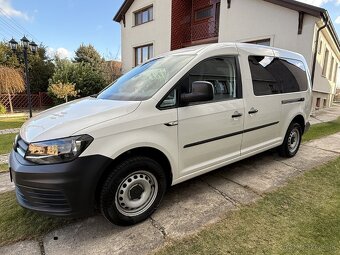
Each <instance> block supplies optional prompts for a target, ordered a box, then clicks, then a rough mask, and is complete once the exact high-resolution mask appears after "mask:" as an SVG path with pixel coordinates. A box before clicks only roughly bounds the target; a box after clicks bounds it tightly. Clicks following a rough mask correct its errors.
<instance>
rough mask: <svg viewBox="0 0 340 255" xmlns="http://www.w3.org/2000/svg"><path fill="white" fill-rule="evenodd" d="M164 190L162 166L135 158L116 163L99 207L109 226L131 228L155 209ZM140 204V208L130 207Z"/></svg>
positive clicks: (105, 185)
mask: <svg viewBox="0 0 340 255" xmlns="http://www.w3.org/2000/svg"><path fill="white" fill-rule="evenodd" d="M166 188H167V180H166V175H165V172H164V169H163V167H162V166H161V165H160V164H159V163H158V162H157V161H155V160H153V159H151V158H148V157H144V156H134V157H132V158H129V159H127V160H125V161H123V162H121V163H119V164H118V165H117V166H116V167H115V168H114V169H113V170H112V172H111V173H110V174H109V176H108V177H107V179H106V181H105V182H104V185H103V187H102V190H101V192H100V198H99V199H100V201H99V207H100V210H101V213H102V214H103V216H104V217H105V218H106V219H107V220H108V221H110V222H111V223H113V224H116V225H122V226H127V225H133V224H136V223H138V222H141V221H143V220H145V219H146V218H148V217H149V216H150V215H151V214H152V213H153V212H154V211H155V210H156V209H157V207H158V206H159V204H160V202H161V200H162V198H163V196H164V193H165V191H166ZM147 197H148V198H147ZM144 200H145V201H144ZM143 201H144V204H143V206H139V207H138V206H136V208H134V207H133V205H136V203H142V202H143ZM128 205H129V206H130V207H128Z"/></svg>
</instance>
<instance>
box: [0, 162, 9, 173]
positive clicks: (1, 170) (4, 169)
mask: <svg viewBox="0 0 340 255" xmlns="http://www.w3.org/2000/svg"><path fill="white" fill-rule="evenodd" d="M4 172H8V164H0V173H4Z"/></svg>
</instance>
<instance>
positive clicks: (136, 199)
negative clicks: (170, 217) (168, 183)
mask: <svg viewBox="0 0 340 255" xmlns="http://www.w3.org/2000/svg"><path fill="white" fill-rule="evenodd" d="M157 193H158V182H157V179H156V177H155V176H154V175H153V174H151V173H150V172H147V171H136V172H133V173H132V174H130V175H128V176H127V177H126V178H125V179H124V180H123V181H122V182H121V183H120V184H119V186H118V189H117V191H116V194H115V204H116V208H117V209H118V211H119V212H120V213H122V214H123V215H125V216H130V217H131V216H137V215H140V214H142V213H143V212H145V211H146V210H148V209H149V208H150V206H151V205H152V204H153V202H154V201H155V199H156V196H157Z"/></svg>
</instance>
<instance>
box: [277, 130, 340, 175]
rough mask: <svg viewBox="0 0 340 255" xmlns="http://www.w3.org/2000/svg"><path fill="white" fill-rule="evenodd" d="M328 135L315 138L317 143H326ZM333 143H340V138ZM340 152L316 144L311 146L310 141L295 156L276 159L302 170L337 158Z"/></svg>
mask: <svg viewBox="0 0 340 255" xmlns="http://www.w3.org/2000/svg"><path fill="white" fill-rule="evenodd" d="M327 140H328V139H327V137H325V138H321V139H318V140H315V141H316V142H317V144H319V145H320V144H324V143H325V142H326V141H327ZM332 142H333V143H338V144H339V143H340V139H338V140H334V139H333V141H332ZM338 156H339V154H337V153H335V152H331V151H326V150H323V149H319V148H317V147H315V146H311V145H310V143H306V144H303V145H301V148H300V150H299V152H298V153H297V154H296V155H295V157H293V158H282V157H279V156H276V158H275V159H276V160H278V161H280V162H283V163H284V164H287V165H289V166H292V167H294V168H297V169H299V170H300V171H306V170H309V169H312V168H314V167H317V166H320V165H322V164H324V163H327V162H328V161H330V160H333V159H336V158H337V157H338Z"/></svg>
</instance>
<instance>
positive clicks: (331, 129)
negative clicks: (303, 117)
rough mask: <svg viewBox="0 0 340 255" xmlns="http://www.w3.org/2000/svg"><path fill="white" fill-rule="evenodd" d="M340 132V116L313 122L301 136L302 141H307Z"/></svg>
mask: <svg viewBox="0 0 340 255" xmlns="http://www.w3.org/2000/svg"><path fill="white" fill-rule="evenodd" d="M337 132H340V117H339V118H338V119H337V120H334V121H330V122H324V123H319V124H315V125H313V126H311V127H310V129H309V130H308V132H306V133H305V134H304V135H303V137H302V141H303V142H308V141H310V140H313V139H317V138H321V137H324V136H327V135H331V134H334V133H337Z"/></svg>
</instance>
